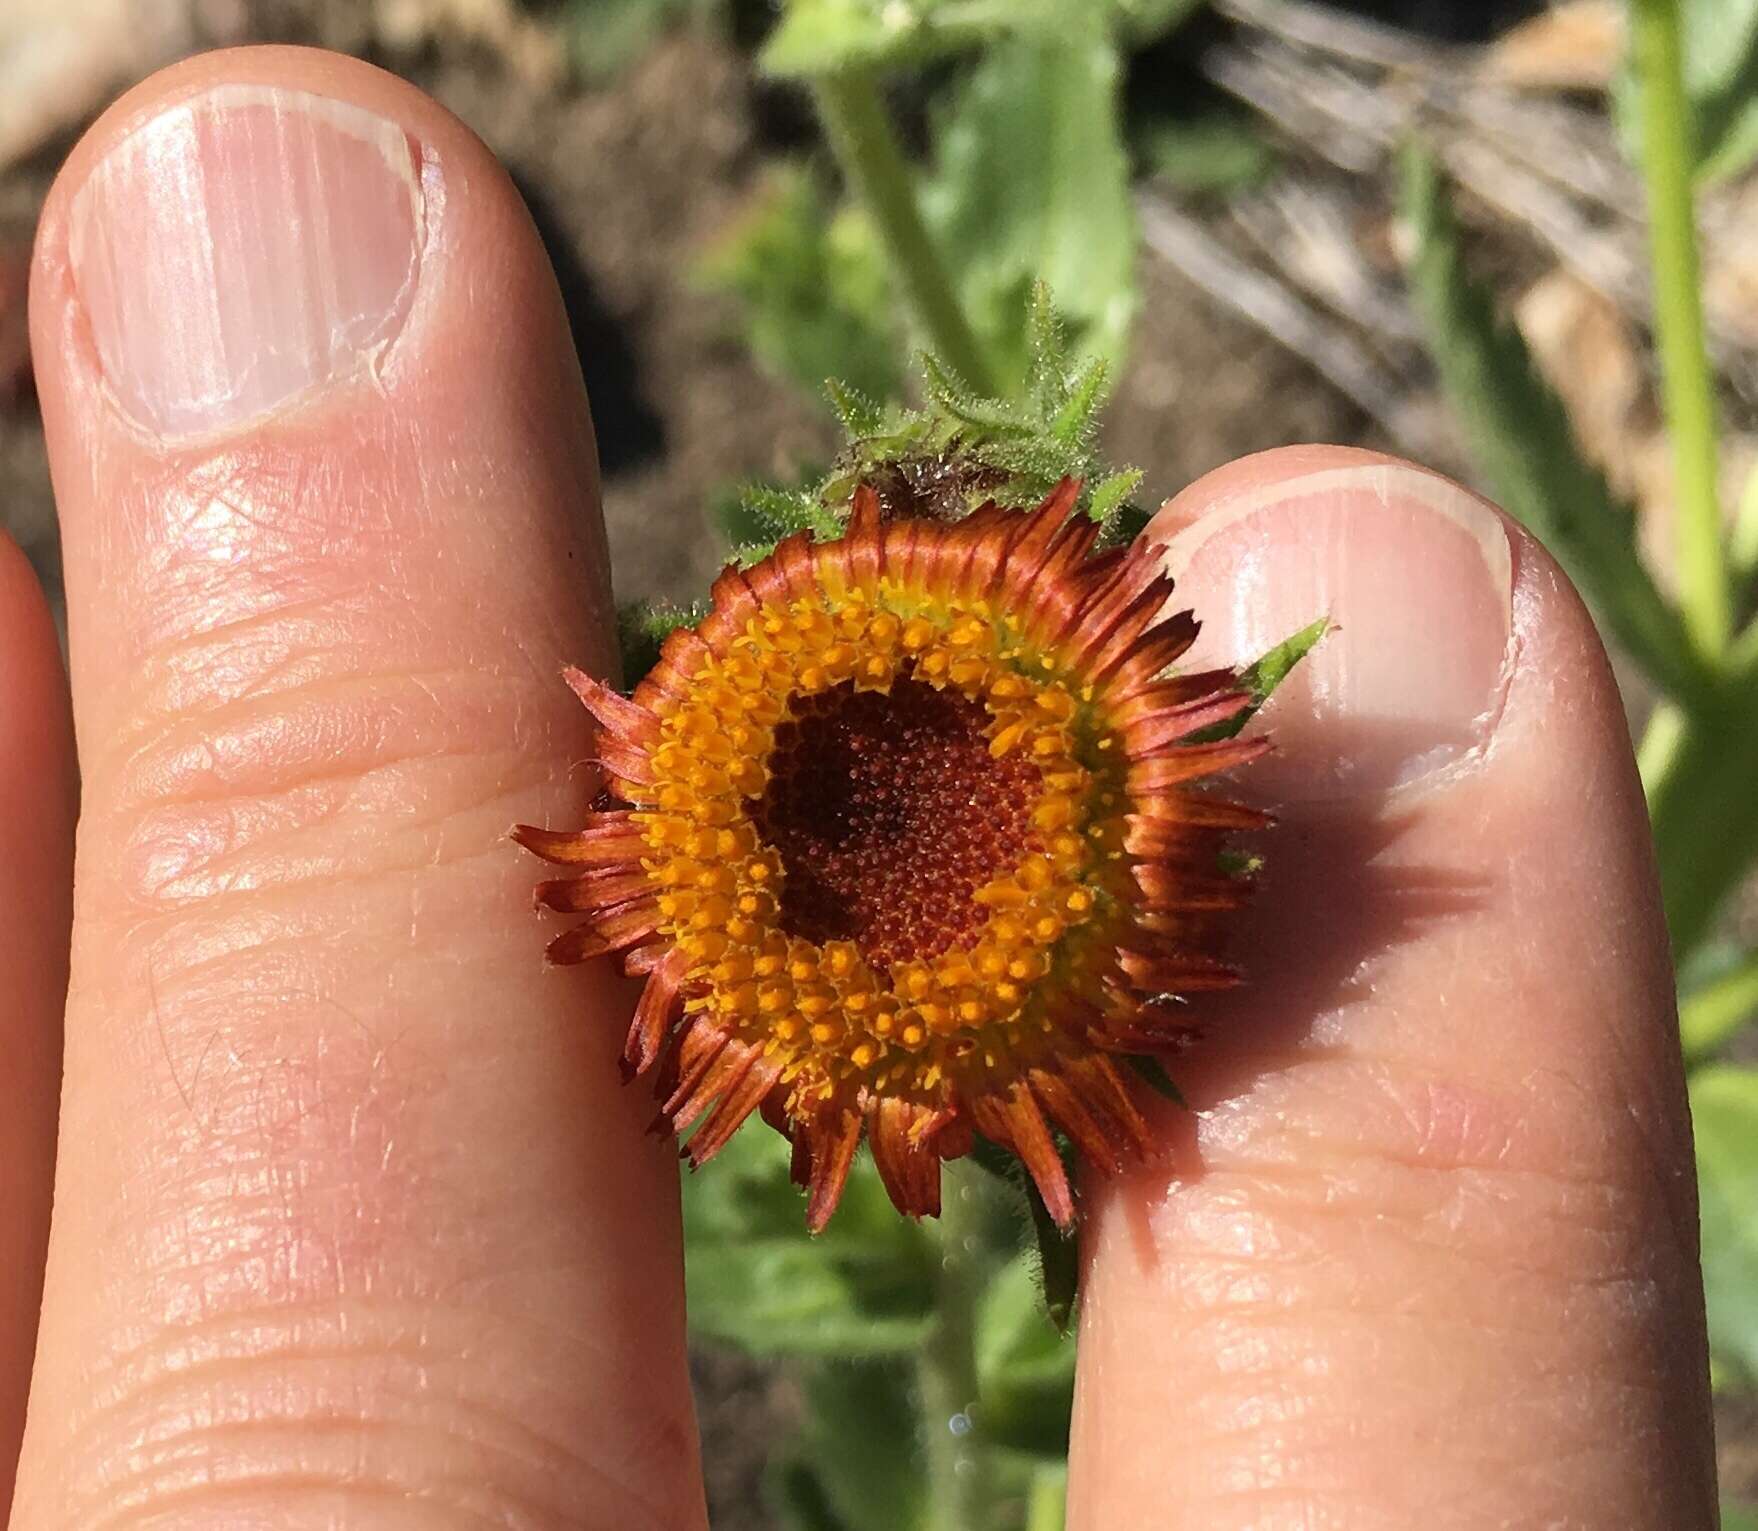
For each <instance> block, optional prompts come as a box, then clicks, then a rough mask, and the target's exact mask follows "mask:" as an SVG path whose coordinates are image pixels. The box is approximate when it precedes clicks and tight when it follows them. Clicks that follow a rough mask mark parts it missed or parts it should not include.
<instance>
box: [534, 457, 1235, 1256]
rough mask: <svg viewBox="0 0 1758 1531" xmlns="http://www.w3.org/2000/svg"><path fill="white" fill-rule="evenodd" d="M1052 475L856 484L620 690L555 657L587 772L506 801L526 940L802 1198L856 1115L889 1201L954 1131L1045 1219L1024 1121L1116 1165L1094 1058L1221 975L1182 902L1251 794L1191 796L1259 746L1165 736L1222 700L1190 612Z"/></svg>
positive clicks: (1116, 1077) (1032, 1132)
mask: <svg viewBox="0 0 1758 1531" xmlns="http://www.w3.org/2000/svg"><path fill="white" fill-rule="evenodd" d="M1077 492H1078V486H1077V485H1075V484H1074V483H1073V482H1072V481H1067V482H1064V483H1063V484H1062V485H1060V486H1059V487H1058V488H1057V489H1056V490H1055V491H1054V492H1053V493H1052V494H1051V495H1050V496H1049V497H1048V498H1047V499H1046V500H1045V501H1044V502H1043V503H1042V504H1041V505H1040V506H1038V507H1037V508H1036V509H1035V510H1030V511H1022V510H1008V509H1002V508H999V507H997V506H994V505H986V506H984V507H983V508H981V509H979V510H978V511H976V512H975V513H974V514H972V515H969V516H968V517H965V518H964V519H962V520H957V521H950V522H947V521H940V520H933V519H927V518H917V517H898V518H893V517H889V516H887V515H886V514H885V513H883V511H882V508H881V503H880V499H879V497H878V495H877V494H876V493H875V492H874V491H873V490H872V489H871V488H868V487H863V488H861V489H860V490H858V491H857V492H856V494H855V497H854V503H853V508H852V511H851V514H850V518H849V521H848V525H847V527H846V530H845V532H844V534H843V535H842V536H841V537H839V538H835V539H829V540H823V541H814V540H813V539H812V538H811V537H810V536H809V535H807V534H804V533H801V534H796V535H794V536H791V537H788V538H786V539H784V540H783V541H782V542H781V543H780V544H779V545H778V546H777V547H776V548H775V550H774V552H773V554H771V555H770V556H769V557H767V558H765V559H763V560H762V561H761V562H759V563H757V564H755V565H754V566H753V567H751V568H749V569H745V570H743V571H740V570H738V569H735V568H729V569H727V570H726V571H725V572H724V573H723V574H722V575H721V576H720V578H719V579H718V580H717V581H716V582H715V585H714V587H713V591H712V608H711V610H710V612H709V614H708V615H707V617H706V618H705V619H704V620H702V621H701V622H700V623H699V624H698V625H697V626H695V627H694V628H685V629H679V630H678V631H677V632H675V633H673V634H672V636H671V637H670V638H669V639H667V641H666V643H665V645H664V648H663V650H662V651H661V656H660V659H659V662H658V664H657V665H656V666H655V667H654V669H653V670H652V671H651V673H649V674H648V676H647V677H646V678H645V679H644V680H643V681H642V682H641V683H640V685H639V686H638V687H637V689H636V691H635V693H634V696H633V697H632V698H624V697H622V696H620V695H618V694H617V693H615V692H614V691H612V690H610V689H609V688H608V687H606V686H604V685H602V684H601V683H599V682H597V681H595V680H593V679H592V678H591V677H589V676H587V675H584V674H581V673H579V672H577V671H573V672H570V673H569V677H568V678H569V681H570V683H571V684H572V685H573V687H574V689H575V690H576V692H577V693H578V694H579V696H580V699H581V700H582V701H583V702H584V703H585V705H586V707H587V708H588V709H589V710H590V711H591V713H592V715H593V716H594V717H595V718H596V719H597V720H598V723H599V725H600V728H601V731H602V732H601V741H600V758H601V761H602V763H603V765H604V767H605V769H606V771H607V773H608V776H609V784H608V785H609V792H610V793H611V794H612V795H613V797H614V802H613V803H612V804H610V805H608V806H605V807H603V808H602V809H601V810H600V811H598V812H596V813H595V814H594V815H593V816H592V819H591V821H590V822H589V823H588V824H587V825H586V827H585V828H583V829H581V830H578V831H575V832H557V831H551V830H539V829H531V828H521V829H519V830H518V831H516V834H517V836H518V838H519V839H520V841H521V842H522V843H523V844H524V845H526V846H527V847H528V848H529V849H531V850H532V851H534V852H536V853H537V854H538V855H540V856H542V857H544V858H546V859H547V860H549V861H552V862H555V863H558V864H560V865H563V866H567V867H569V868H571V869H572V871H573V874H574V875H571V876H569V877H566V878H563V879H559V880H556V881H551V882H545V883H543V884H542V885H541V886H540V888H539V890H538V898H539V901H540V902H541V903H543V904H545V905H547V906H548V907H550V908H552V909H557V910H562V911H565V912H569V913H576V914H581V915H584V916H586V918H585V919H584V920H583V921H582V922H581V923H579V924H578V925H576V926H574V927H573V928H572V929H570V930H568V931H566V932H565V933H564V934H562V935H561V936H559V937H558V938H557V939H556V940H555V941H554V943H553V944H552V945H551V947H550V956H551V957H552V958H553V959H554V960H555V961H558V962H578V961H582V960H584V959H586V958H589V957H595V956H600V955H604V954H607V953H619V954H621V958H622V962H623V966H624V968H625V969H626V970H627V971H628V972H630V973H634V974H641V975H645V977H646V988H645V990H644V992H643V993H642V996H641V999H640V1002H639V1004H638V1006H637V1008H636V1013H635V1018H634V1023H633V1026H632V1027H631V1029H630V1032H629V1036H628V1042H627V1045H626V1049H625V1058H626V1060H627V1064H628V1067H629V1068H630V1070H631V1071H632V1072H634V1073H643V1072H646V1071H648V1070H650V1069H656V1068H659V1069H660V1070H661V1077H662V1078H663V1079H664V1080H665V1087H664V1103H663V1106H662V1116H663V1119H664V1120H665V1121H666V1122H667V1123H668V1124H669V1125H670V1127H671V1128H672V1130H674V1131H676V1132H678V1133H680V1134H682V1133H684V1132H686V1131H688V1130H689V1129H691V1128H692V1127H694V1128H695V1131H694V1132H693V1133H692V1135H691V1136H690V1137H689V1139H688V1144H687V1147H686V1150H685V1152H686V1154H687V1155H688V1157H689V1158H690V1160H691V1162H692V1163H694V1164H701V1163H703V1162H705V1161H706V1160H708V1159H709V1158H711V1157H712V1156H713V1155H714V1154H715V1153H716V1152H717V1151H718V1150H719V1149H720V1148H721V1147H722V1146H723V1145H724V1144H725V1143H726V1142H727V1141H728V1139H729V1138H730V1137H731V1135H732V1134H733V1133H734V1132H735V1131H736V1130H737V1129H738V1127H739V1126H740V1125H741V1123H743V1122H744V1121H745V1120H746V1118H747V1117H749V1116H750V1115H751V1113H752V1112H753V1111H758V1110H761V1111H762V1112H763V1114H764V1115H765V1117H766V1118H767V1119H768V1120H769V1121H770V1122H771V1123H772V1124H774V1125H775V1126H777V1127H778V1128H780V1129H781V1130H782V1131H783V1132H785V1133H786V1134H787V1135H788V1136H789V1137H790V1138H791V1139H792V1141H793V1144H794V1155H795V1158H794V1163H795V1173H796V1177H797V1178H798V1179H799V1180H800V1181H801V1183H802V1184H804V1185H805V1186H806V1187H807V1189H808V1192H809V1197H808V1206H807V1220H808V1222H809V1224H810V1226H811V1227H812V1228H814V1229H818V1228H821V1227H822V1226H823V1225H824V1223H825V1221H826V1220H827V1219H828V1218H829V1216H830V1214H831V1212H832V1211H833V1210H834V1208H835V1206H836V1202H837V1199H838V1197H839V1196H840V1194H841V1191H842V1187H843V1183H844V1181H845V1179H846V1177H847V1175H848V1171H849V1166H850V1163H851V1161H852V1160H853V1158H854V1154H855V1150H856V1148H857V1147H858V1145H859V1143H860V1141H861V1138H862V1136H863V1133H864V1134H865V1136H866V1138H867V1140H868V1142H869V1143H870V1145H871V1147H872V1152H873V1157H874V1160H875V1163H876V1164H877V1167H878V1170H879V1173H880V1176H881V1178H882V1179H883V1180H884V1183H885V1186H886V1188H887V1190H888V1191H889V1192H890V1195H891V1197H892V1200H893V1201H894V1202H895V1203H896V1204H897V1206H898V1207H899V1208H900V1209H901V1210H903V1211H904V1212H906V1213H911V1214H915V1215H922V1214H932V1213H935V1212H937V1211H938V1210H939V1202H940V1168H939V1166H940V1161H941V1160H942V1159H944V1158H952V1157H956V1156H958V1155H960V1154H962V1153H965V1152H967V1151H968V1150H969V1148H970V1146H971V1143H972V1134H973V1132H975V1133H981V1134H982V1135H983V1136H985V1137H987V1138H989V1139H991V1140H993V1141H994V1142H996V1143H998V1144H1000V1145H1002V1146H1003V1147H1006V1148H1008V1149H1011V1150H1012V1151H1013V1152H1015V1153H1017V1154H1018V1155H1019V1157H1020V1158H1021V1159H1022V1160H1023V1161H1024V1163H1025V1165H1026V1167H1027V1169H1028V1170H1029V1171H1030V1173H1031V1175H1032V1177H1033V1179H1034V1181H1035V1182H1036V1184H1037V1186H1038V1189H1039V1191H1040V1192H1041V1193H1042V1196H1043V1199H1044V1202H1045V1205H1046V1206H1047V1207H1048V1208H1049V1210H1050V1212H1051V1214H1052V1215H1053V1216H1054V1217H1055V1218H1056V1219H1057V1221H1058V1222H1060V1223H1062V1224H1064V1225H1065V1226H1066V1225H1067V1224H1068V1223H1070V1222H1071V1221H1072V1220H1073V1216H1074V1204H1073V1197H1072V1193H1071V1191H1070V1187H1069V1184H1068V1179H1067V1174H1066V1171H1065V1169H1064V1166H1063V1161H1062V1157H1061V1155H1060V1153H1059V1152H1058V1149H1057V1145H1056V1141H1055V1134H1056V1132H1058V1131H1060V1132H1062V1133H1064V1134H1066V1135H1067V1137H1068V1138H1069V1139H1070V1140H1071V1141H1072V1142H1073V1143H1074V1144H1075V1145H1076V1146H1077V1147H1078V1148H1079V1149H1080V1151H1081V1152H1082V1153H1083V1154H1084V1155H1085V1157H1086V1158H1088V1159H1089V1160H1091V1161H1092V1162H1093V1163H1095V1164H1097V1165H1099V1166H1101V1167H1103V1168H1106V1169H1113V1170H1114V1169H1117V1168H1120V1167H1121V1166H1122V1165H1123V1164H1124V1163H1126V1162H1128V1161H1130V1160H1132V1159H1135V1158H1138V1157H1139V1156H1140V1155H1141V1154H1143V1153H1144V1152H1145V1151H1146V1150H1147V1149H1148V1147H1149V1142H1148V1134H1147V1129H1146V1126H1145V1124H1144V1121H1143V1119H1142V1116H1141V1114H1140V1112H1139V1110H1138V1108H1137V1106H1136V1103H1135V1100H1134V1098H1133V1096H1132V1093H1131V1086H1130V1083H1129V1080H1128V1076H1127V1073H1126V1072H1125V1071H1121V1070H1120V1069H1119V1068H1118V1067H1117V1064H1116V1062H1115V1061H1114V1059H1115V1057H1116V1055H1119V1054H1129V1053H1147V1052H1152V1051H1154V1050H1157V1049H1162V1048H1165V1047H1167V1046H1169V1045H1172V1044H1174V1043H1175V1042H1177V1041H1178V1040H1179V1039H1180V1038H1181V1037H1182V1036H1183V1035H1184V1034H1185V1033H1187V1031H1188V1029H1189V1024H1190V1023H1189V1020H1188V1018H1187V1013H1186V1010H1185V1008H1184V1006H1183V1004H1182V998H1183V997H1184V996H1187V995H1190V994H1193V993H1196V992H1198V991H1201V990H1205V989H1213V988H1217V987H1220V986H1223V985H1227V984H1230V983H1232V982H1233V981H1234V975H1233V973H1232V972H1231V971H1230V970H1229V969H1228V968H1226V967H1225V966H1223V965H1222V964H1220V963H1219V962H1218V961H1216V959H1215V958H1214V956H1213V955H1212V947H1213V940H1212V921H1213V920H1214V917H1215V915H1216V913H1217V912H1218V911H1223V910H1226V909H1229V908H1232V907H1234V906H1236V905H1237V904H1238V903H1239V902H1240V900H1241V897H1242V894H1243V886H1242V884H1241V883H1240V882H1239V881H1238V880H1237V879H1236V878H1233V877H1230V876H1228V875H1227V874H1226V873H1225V872H1224V870H1223V869H1222V867H1221V865H1220V855H1221V850H1222V844H1223V840H1224V837H1225V835H1226V834H1227V832H1228V831H1230V830H1235V829H1242V828H1252V827H1256V826H1258V825H1259V824H1260V823H1261V822H1262V821H1261V818H1260V817H1259V816H1258V815H1257V814H1255V813H1253V812H1252V811H1250V810H1248V809H1244V808H1240V807H1237V806H1234V805H1232V804H1229V803H1226V802H1223V801H1221V800H1219V799H1217V798H1215V797H1212V796H1209V795H1206V794H1203V793H1200V792H1197V791H1193V790H1192V784H1193V783H1195V782H1197V781H1198V780H1199V779H1200V778H1203V777H1206V776H1208V775H1210V774H1212V773H1214V772H1216V771H1220V770H1223V769H1225V768H1227V767H1229V766H1234V765H1238V764H1241V763H1243V762H1245V761H1247V760H1249V759H1251V758H1252V757H1253V756H1255V755H1257V754H1258V753H1260V752H1261V750H1262V749H1263V748H1264V746H1263V745H1262V744H1261V743H1260V742H1243V741H1239V740H1214V741H1211V742H1193V740H1192V736H1193V735H1200V734H1203V733H1204V732H1205V731H1208V730H1214V729H1216V728H1218V727H1219V726H1220V725H1223V724H1225V723H1227V722H1228V721H1229V720H1231V719H1234V718H1236V717H1237V716H1238V715H1239V714H1241V713H1242V712H1244V711H1245V710H1246V709H1247V708H1248V707H1249V706H1250V705H1251V702H1252V697H1251V696H1250V695H1249V693H1248V692H1247V691H1246V690H1244V689H1242V688H1241V687H1240V686H1239V685H1238V684H1237V678H1236V677H1235V676H1234V675H1233V674H1232V672H1229V671H1216V672H1208V673H1203V674H1193V675H1172V674H1171V673H1169V671H1170V667H1171V666H1172V665H1173V663H1174V662H1175V661H1176V660H1177V659H1178V658H1179V656H1180V655H1181V654H1183V652H1184V651H1185V649H1186V648H1187V647H1188V646H1189V644H1190V642H1191V640H1192V638H1193V637H1194V636H1195V633H1196V624H1195V622H1194V621H1193V620H1192V618H1191V615H1190V613H1188V612H1183V613H1178V614H1176V615H1171V616H1168V615H1166V614H1165V609H1166V605H1167V600H1168V597H1169V596H1170V593H1171V582H1170V580H1169V579H1167V578H1166V577H1165V576H1164V575H1163V574H1161V573H1160V572H1159V566H1158V560H1157V558H1156V557H1155V556H1154V554H1153V553H1152V551H1151V550H1149V549H1148V548H1147V547H1146V546H1144V545H1141V544H1137V545H1135V546H1134V547H1131V548H1128V549H1121V548H1119V549H1112V550H1109V551H1097V550H1096V546H1095V544H1096V542H1097V540H1098V536H1099V527H1098V525H1097V524H1096V523H1095V522H1093V521H1092V520H1091V519H1089V518H1088V517H1086V516H1085V515H1083V514H1079V513H1078V512H1077V511H1076V509H1075V506H1076V499H1077Z"/></svg>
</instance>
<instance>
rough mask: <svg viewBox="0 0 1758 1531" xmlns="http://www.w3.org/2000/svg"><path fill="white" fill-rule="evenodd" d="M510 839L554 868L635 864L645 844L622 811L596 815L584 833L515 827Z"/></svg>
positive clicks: (583, 830) (645, 847)
mask: <svg viewBox="0 0 1758 1531" xmlns="http://www.w3.org/2000/svg"><path fill="white" fill-rule="evenodd" d="M512 837H513V839H514V840H516V841H517V842H518V843H519V844H520V845H522V846H524V847H525V849H526V850H528V851H530V852H531V854H532V855H534V856H541V857H542V858H543V859H544V860H545V861H551V862H554V863H555V864H556V865H557V866H611V865H614V864H615V863H617V862H619V861H624V862H629V863H631V864H639V862H640V860H641V857H642V856H643V855H644V854H645V853H646V850H647V842H646V841H645V840H643V839H642V838H641V831H640V830H638V829H637V828H635V826H634V823H633V820H632V817H631V815H630V814H629V813H627V812H625V811H616V812H611V813H598V814H594V815H593V816H592V821H591V823H589V824H588V825H587V826H586V827H585V828H584V829H538V828H537V827H536V826H535V825H532V824H515V825H514V826H513V829H512Z"/></svg>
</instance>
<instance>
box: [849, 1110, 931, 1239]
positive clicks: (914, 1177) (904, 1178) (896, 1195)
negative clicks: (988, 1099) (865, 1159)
mask: <svg viewBox="0 0 1758 1531" xmlns="http://www.w3.org/2000/svg"><path fill="white" fill-rule="evenodd" d="M935 1115H936V1113H935V1112H934V1111H933V1110H932V1109H931V1108H929V1107H925V1106H916V1105H912V1104H911V1103H910V1102H909V1101H905V1100H899V1099H897V1098H896V1097H895V1096H885V1097H882V1098H880V1099H879V1100H877V1101H876V1102H875V1103H874V1104H873V1106H872V1108H871V1109H870V1110H869V1111H868V1113H867V1143H868V1145H869V1146H870V1147H871V1148H872V1150H873V1163H874V1164H875V1165H876V1166H877V1168H878V1170H879V1178H880V1180H881V1181H883V1182H884V1184H885V1190H886V1193H887V1194H888V1195H889V1196H890V1197H891V1204H892V1205H893V1206H894V1207H896V1208H897V1210H898V1211H899V1212H902V1213H903V1214H904V1215H905V1216H906V1217H938V1216H939V1215H940V1155H939V1153H938V1152H937V1151H936V1149H935V1146H934V1142H933V1137H932V1134H931V1133H930V1132H928V1131H927V1130H926V1129H927V1126H928V1123H929V1120H930V1119H931V1118H932V1117H934V1116H935Z"/></svg>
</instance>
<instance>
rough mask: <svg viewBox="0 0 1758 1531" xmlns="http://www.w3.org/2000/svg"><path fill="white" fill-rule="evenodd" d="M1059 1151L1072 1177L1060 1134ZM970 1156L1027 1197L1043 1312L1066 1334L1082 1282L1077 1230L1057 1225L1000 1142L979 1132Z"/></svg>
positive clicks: (1022, 1168)
mask: <svg viewBox="0 0 1758 1531" xmlns="http://www.w3.org/2000/svg"><path fill="white" fill-rule="evenodd" d="M1057 1151H1058V1152H1059V1153H1060V1154H1061V1155H1062V1164H1063V1168H1064V1169H1065V1170H1066V1171H1067V1173H1068V1176H1069V1179H1070V1181H1072V1180H1073V1178H1074V1165H1073V1163H1072V1156H1071V1155H1070V1153H1069V1151H1068V1146H1067V1144H1066V1143H1064V1142H1063V1141H1062V1140H1061V1139H1060V1138H1058V1139H1057ZM969 1157H970V1159H971V1162H972V1163H974V1164H976V1165H977V1166H978V1168H980V1169H984V1170H987V1171H988V1172H989V1173H990V1174H991V1175H993V1176H994V1177H995V1178H996V1179H997V1180H1000V1181H1002V1182H1004V1183H1005V1184H1006V1185H1007V1186H1008V1187H1009V1188H1010V1189H1012V1191H1013V1192H1014V1193H1015V1194H1016V1195H1017V1196H1020V1197H1023V1198H1024V1200H1025V1204H1026V1208H1027V1210H1028V1211H1029V1212H1030V1213H1031V1219H1032V1237H1033V1241H1034V1243H1035V1244H1036V1247H1037V1259H1038V1272H1039V1275H1040V1277H1041V1278H1042V1280H1043V1285H1044V1312H1045V1315H1046V1316H1047V1317H1048V1318H1049V1320H1050V1322H1051V1324H1052V1325H1053V1326H1054V1327H1055V1329H1056V1332H1057V1333H1058V1334H1066V1333H1067V1332H1068V1328H1069V1325H1070V1324H1071V1323H1072V1322H1073V1318H1074V1306H1075V1298H1076V1296H1077V1288H1078V1286H1079V1284H1080V1247H1079V1241H1078V1239H1077V1238H1076V1235H1075V1233H1074V1232H1073V1231H1072V1230H1071V1231H1070V1232H1069V1233H1067V1234H1064V1233H1063V1231H1062V1230H1061V1229H1060V1228H1058V1227H1057V1226H1056V1219H1055V1218H1053V1217H1051V1216H1050V1209H1049V1208H1048V1207H1046V1206H1045V1205H1044V1198H1043V1196H1042V1195H1041V1194H1040V1193H1039V1191H1038V1187H1037V1183H1036V1182H1035V1181H1034V1180H1033V1179H1032V1177H1031V1175H1030V1173H1028V1171H1027V1170H1026V1167H1025V1165H1023V1164H1022V1163H1020V1161H1019V1159H1018V1158H1017V1157H1016V1156H1015V1155H1013V1154H1010V1153H1009V1152H1008V1151H1007V1150H1006V1149H1005V1148H1003V1147H1001V1145H1000V1144H998V1143H994V1142H991V1141H990V1140H989V1139H988V1138H985V1137H983V1136H982V1135H981V1134H978V1135H977V1136H976V1138H975V1139H974V1140H973V1141H972V1144H971V1151H970V1155H969Z"/></svg>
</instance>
